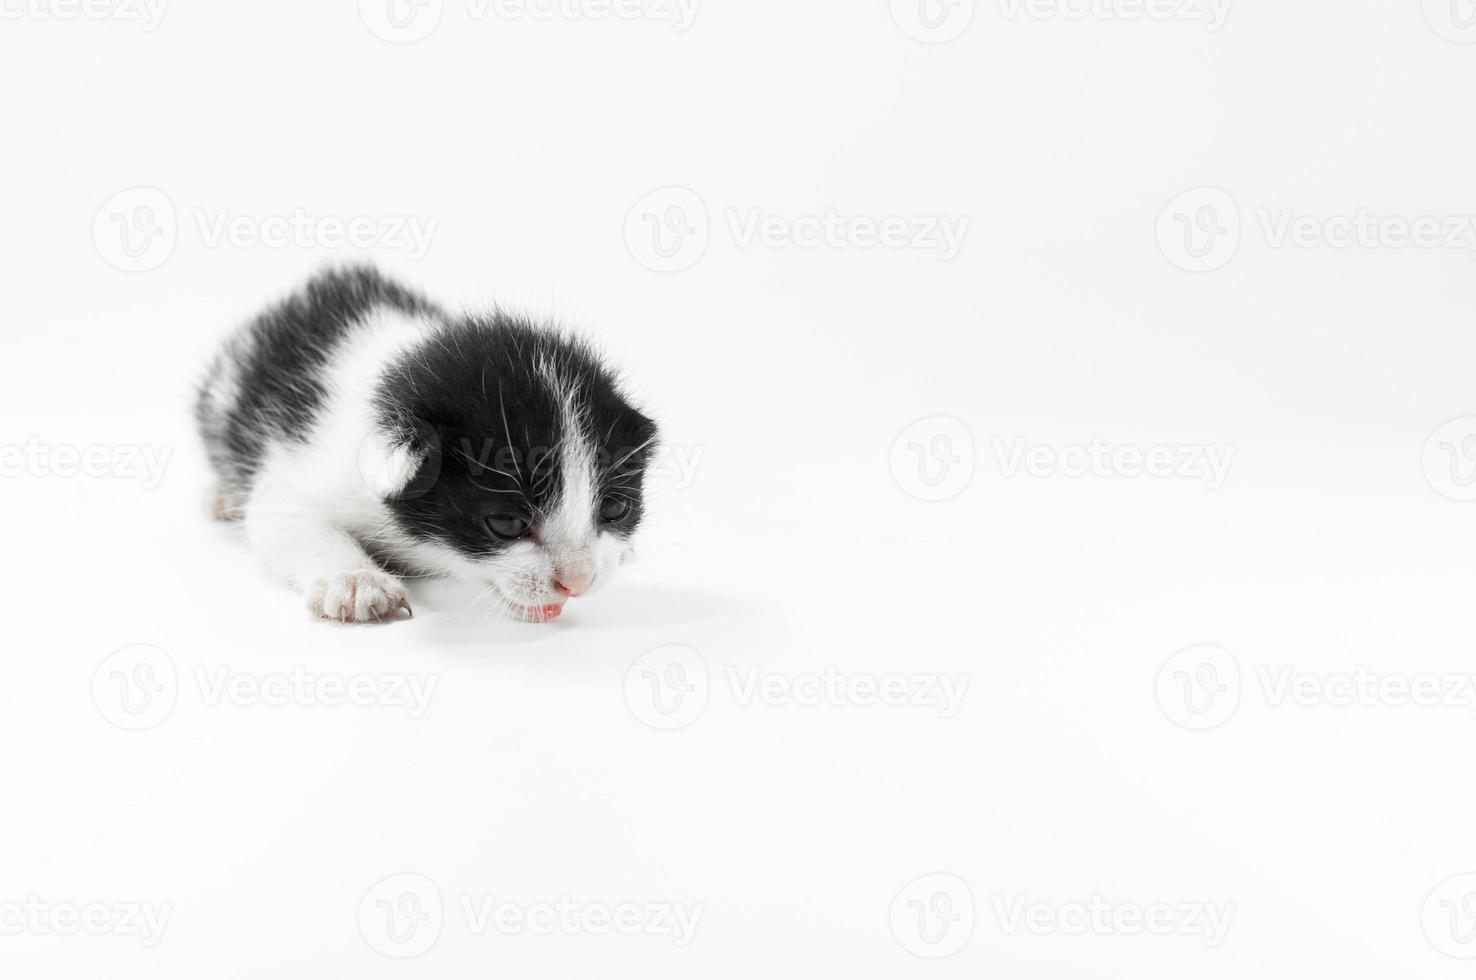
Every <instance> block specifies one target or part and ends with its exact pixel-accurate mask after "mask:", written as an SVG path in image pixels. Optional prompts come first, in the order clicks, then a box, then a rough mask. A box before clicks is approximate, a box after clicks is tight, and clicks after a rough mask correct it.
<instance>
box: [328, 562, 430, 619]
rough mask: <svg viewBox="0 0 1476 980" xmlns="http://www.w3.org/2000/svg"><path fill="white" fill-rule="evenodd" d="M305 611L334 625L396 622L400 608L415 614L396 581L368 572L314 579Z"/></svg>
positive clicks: (390, 576) (374, 572) (410, 614)
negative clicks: (311, 612) (309, 611)
mask: <svg viewBox="0 0 1476 980" xmlns="http://www.w3.org/2000/svg"><path fill="white" fill-rule="evenodd" d="M308 608H309V609H311V610H312V611H313V614H314V615H315V616H318V617H320V618H322V619H327V620H330V621H332V622H337V623H387V622H391V621H392V620H395V619H398V618H399V615H400V610H401V609H403V610H404V611H405V613H406V614H407V615H409V616H413V615H415V614H414V612H412V611H411V609H410V599H409V597H408V596H407V595H406V594H405V587H404V586H403V585H401V584H400V582H399V580H398V579H396V578H395V577H394V576H392V575H388V574H386V573H384V572H380V571H371V570H366V571H361V572H347V573H344V574H342V575H335V576H333V577H331V578H320V579H318V580H317V581H315V582H314V583H313V587H312V589H311V590H309V592H308Z"/></svg>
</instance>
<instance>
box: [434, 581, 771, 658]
mask: <svg viewBox="0 0 1476 980" xmlns="http://www.w3.org/2000/svg"><path fill="white" fill-rule="evenodd" d="M414 589H415V593H416V595H415V603H416V618H417V619H420V620H422V621H423V623H424V626H423V628H424V629H425V630H426V631H427V632H429V633H430V634H431V635H433V636H434V637H435V639H436V640H437V642H443V643H446V644H448V645H463V644H476V645H478V646H483V647H485V646H486V644H487V643H488V642H489V641H491V642H495V643H498V644H511V643H538V642H542V641H546V640H550V639H553V638H556V637H557V638H562V639H567V638H569V637H570V635H571V634H572V633H575V632H578V631H581V630H589V631H599V632H604V631H607V630H631V629H645V628H650V627H652V626H690V625H691V624H693V623H698V622H704V621H706V620H712V619H720V618H723V617H729V616H737V615H738V614H740V613H741V612H742V611H743V607H742V606H741V605H740V604H739V603H736V602H734V601H732V599H731V598H729V597H727V596H725V595H722V594H721V593H716V592H704V591H701V590H699V589H687V588H672V587H669V586H661V585H649V586H648V585H642V584H640V583H637V582H622V583H619V584H618V585H616V586H614V587H612V588H611V589H610V590H608V591H606V592H602V593H600V594H598V595H596V596H594V597H592V598H590V599H588V600H574V601H573V602H571V603H570V604H569V606H568V607H567V610H566V611H565V613H564V615H563V616H561V617H559V619H557V620H555V621H553V622H551V623H521V622H516V621H513V620H509V619H507V618H506V617H505V616H503V615H502V614H501V613H499V612H498V610H497V609H496V608H495V607H494V606H493V605H492V604H491V603H489V602H487V601H486V599H485V598H482V599H481V600H480V601H478V594H477V592H476V590H475V589H472V588H469V587H467V586H466V585H463V584H461V583H458V582H453V581H447V580H427V581H421V582H418V583H416V585H415V586H414Z"/></svg>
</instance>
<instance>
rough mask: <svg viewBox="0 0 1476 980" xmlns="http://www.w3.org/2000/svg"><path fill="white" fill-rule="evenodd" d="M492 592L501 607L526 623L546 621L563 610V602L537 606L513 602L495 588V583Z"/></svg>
mask: <svg viewBox="0 0 1476 980" xmlns="http://www.w3.org/2000/svg"><path fill="white" fill-rule="evenodd" d="M492 594H493V595H495V596H497V599H498V601H499V602H501V603H502V605H503V608H505V609H507V611H508V612H510V613H512V614H513V615H514V616H516V617H517V618H518V619H521V620H523V621H524V622H528V623H547V622H550V621H551V620H555V619H558V618H559V614H560V613H562V612H563V611H564V604H563V603H562V602H549V603H544V604H543V605H539V606H525V605H523V603H521V602H514V601H513V600H511V599H509V598H508V597H507V596H505V595H503V593H502V590H501V589H499V588H497V586H496V585H495V584H494V585H493V586H492Z"/></svg>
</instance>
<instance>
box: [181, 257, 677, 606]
mask: <svg viewBox="0 0 1476 980" xmlns="http://www.w3.org/2000/svg"><path fill="white" fill-rule="evenodd" d="M197 417H198V420H199V423H200V427H201V431H202V433H203V434H204V437H205V442H206V446H207V450H208V452H209V455H210V460H211V463H212V465H213V467H214V468H215V470H216V473H217V475H218V477H219V480H220V485H219V494H218V502H217V513H218V515H219V516H221V517H226V518H232V519H235V518H239V519H242V520H244V522H245V526H246V534H247V538H248V540H249V541H250V543H251V545H252V546H253V548H255V549H256V550H258V551H259V552H261V554H262V555H263V556H264V558H265V559H266V561H267V564H268V566H269V567H270V568H271V569H272V570H273V571H274V572H276V573H277V574H280V575H282V576H283V577H285V578H286V579H287V580H288V581H290V582H291V583H292V584H293V585H294V586H295V587H297V588H298V589H300V590H301V591H302V592H303V593H304V594H305V595H307V596H308V600H309V604H310V606H311V608H312V609H313V610H314V611H315V612H316V613H318V614H319V615H320V616H323V617H325V618H328V619H338V620H344V621H356V622H361V621H367V620H379V619H387V618H392V617H394V616H395V615H396V614H397V612H398V611H399V609H400V608H402V607H403V608H405V609H408V608H409V604H408V601H407V598H406V595H405V590H404V586H403V585H402V583H401V582H400V580H399V578H398V577H397V576H396V575H395V574H393V573H392V572H391V571H389V570H388V568H387V567H386V565H389V566H392V567H397V568H403V569H408V570H414V571H417V572H427V573H439V574H450V575H455V576H458V577H461V578H466V579H470V580H473V581H475V582H478V583H479V584H482V585H483V586H485V587H487V588H488V590H489V592H490V593H491V594H493V595H495V596H496V597H497V599H498V600H499V601H500V603H501V604H502V605H503V607H504V608H506V609H508V610H509V611H511V612H513V613H515V614H517V615H520V616H522V617H523V618H527V619H533V620H544V619H549V618H552V617H553V616H555V615H557V614H558V613H559V611H560V610H561V609H562V606H563V603H564V601H565V600H566V599H567V598H568V597H569V596H572V595H580V594H583V593H585V592H587V591H589V590H590V589H592V588H595V587H598V586H599V585H601V584H603V583H604V581H605V580H606V579H608V578H609V576H610V574H611V573H612V572H613V571H614V568H615V567H616V566H617V565H618V564H619V562H620V560H621V558H622V557H623V555H624V553H625V551H626V548H627V545H628V541H629V538H630V535H631V534H632V533H633V532H634V530H635V527H636V525H637V524H638V523H639V521H640V517H641V503H642V492H641V491H642V480H643V477H644V472H645V467H646V463H647V461H648V459H649V456H650V453H651V450H652V446H653V444H654V441H655V437H656V430H655V426H654V424H653V423H651V422H650V420H648V419H646V418H645V417H644V416H643V415H641V414H640V413H639V412H638V411H636V410H635V409H634V408H632V407H631V406H630V405H629V404H628V403H627V402H626V400H625V399H624V398H623V397H622V396H621V394H620V392H619V390H618V388H617V386H616V384H615V381H614V379H613V377H612V376H611V374H610V373H609V372H608V371H607V370H606V369H604V368H603V367H602V366H601V365H600V364H599V362H598V361H597V360H596V358H595V356H594V354H593V352H592V351H591V350H590V349H589V348H588V347H587V346H585V345H583V344H581V343H579V342H576V341H573V340H571V339H569V338H567V337H565V336H562V335H560V334H557V333H555V332H552V331H549V330H546V329H540V328H538V327H536V326H534V325H533V324H531V323H529V322H528V321H526V320H521V319H518V318H514V317H510V316H507V315H505V314H502V313H494V314H491V315H489V316H485V317H462V316H450V315H448V314H446V313H445V312H443V311H442V310H440V309H438V308H437V307H435V306H434V305H432V304H431V303H429V302H427V301H426V300H425V299H423V298H422V297H420V296H418V295H417V294H415V293H413V292H411V291H409V290H406V289H404V288H402V287H399V286H397V285H395V284H393V283H391V282H389V281H388V280H386V279H384V278H383V277H381V276H380V275H378V274H377V273H376V272H374V271H372V270H368V269H351V270H344V271H335V272H329V273H326V274H324V275H321V276H319V277H318V278H316V279H315V280H313V281H312V282H311V283H309V284H308V285H307V287H306V288H305V289H304V290H303V291H301V292H300V293H299V294H297V295H295V296H293V297H292V298H291V299H289V300H287V301H286V302H284V303H282V304H280V305H278V306H276V307H274V308H272V309H270V310H268V311H267V312H266V313H264V314H262V315H261V316H260V317H258V318H257V319H256V320H255V321H253V322H252V323H250V324H248V325H247V326H246V327H245V328H244V329H243V330H241V331H240V332H239V333H238V334H236V335H235V336H234V337H233V338H232V339H231V340H230V341H229V342H228V343H227V344H226V346H225V348H224V349H223V350H222V351H221V353H220V355H219V356H218V357H217V359H216V361H215V362H214V364H213V365H212V366H211V368H210V371H209V374H208V376H207V378H206V381H205V383H204V385H203V386H202V389H201V393H200V400H199V404H198V406H197ZM519 521H521V522H522V524H521V525H520V524H519V523H518V522H519ZM520 530H521V532H522V533H517V532H519V531H520ZM371 555H372V556H373V557H371Z"/></svg>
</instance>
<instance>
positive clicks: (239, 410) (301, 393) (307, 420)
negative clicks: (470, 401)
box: [195, 267, 444, 494]
mask: <svg viewBox="0 0 1476 980" xmlns="http://www.w3.org/2000/svg"><path fill="white" fill-rule="evenodd" d="M381 306H387V307H391V308H394V309H397V310H402V311H404V312H406V313H423V314H429V315H432V316H438V317H443V316H444V314H442V313H441V312H440V311H439V310H438V309H436V307H434V306H432V305H431V304H430V303H429V302H427V301H426V300H425V299H424V298H423V297H421V296H419V295H417V294H416V293H413V292H411V291H410V290H408V289H405V288H404V287H402V286H400V285H398V284H396V283H393V282H391V281H389V280H388V279H386V278H385V277H384V276H382V275H380V274H379V272H378V270H375V269H372V268H367V267H351V268H345V269H331V270H328V271H326V272H323V273H321V274H319V275H318V276H317V277H316V278H314V279H313V280H312V281H310V282H309V283H308V284H307V285H306V286H305V287H304V288H303V289H302V290H301V291H300V292H298V293H296V294H294V295H293V296H291V297H289V298H288V299H286V300H284V301H282V302H281V303H278V304H277V305H276V306H273V307H271V308H270V309H268V310H267V311H266V312H264V313H262V314H261V315H260V316H258V317H257V318H256V319H255V320H253V321H251V322H250V323H248V324H247V325H246V326H245V327H244V328H243V329H242V330H241V331H240V332H239V333H238V334H236V335H235V336H234V337H232V338H231V340H230V341H229V342H228V343H227V344H226V347H225V349H224V350H222V351H221V353H220V355H219V356H217V357H216V359H215V361H214V362H213V363H212V364H211V366H210V369H209V371H208V372H207V374H206V377H205V381H204V382H203V383H202V384H201V386H200V392H199V398H198V400H197V402H196V405H195V418H196V420H197V421H198V422H199V424H200V430H201V432H202V433H203V434H204V437H205V444H206V448H207V450H208V452H209V454H210V459H211V462H212V464H214V466H215V468H216V471H217V474H218V475H219V476H220V478H221V480H222V482H223V483H224V489H225V490H226V491H227V492H229V493H234V494H244V493H245V492H246V490H247V489H249V487H250V484H251V478H252V477H253V476H254V475H255V473H256V471H257V469H258V468H259V467H260V466H261V461H262V457H263V456H264V454H265V451H266V448H267V446H268V445H269V444H270V443H271V441H272V440H282V441H287V442H301V441H303V440H304V439H305V438H306V436H307V433H308V432H309V431H311V429H312V425H313V422H314V421H315V420H316V419H317V416H318V412H319V410H320V409H321V408H322V405H323V399H324V396H325V394H326V393H325V391H324V388H323V368H324V366H325V365H326V364H327V363H328V361H329V359H330V358H331V357H332V356H333V353H334V351H336V350H337V349H338V347H339V345H340V344H341V343H342V342H343V340H344V338H345V337H346V336H347V335H348V334H349V333H350V331H351V329H352V327H353V325H354V323H355V322H357V321H358V320H360V319H362V318H363V316H364V315H365V314H366V313H368V312H369V311H370V310H372V309H375V308H376V307H381ZM222 385H229V386H230V394H229V397H228V398H222V397H219V394H218V389H219V388H220V387H221V386H222Z"/></svg>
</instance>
